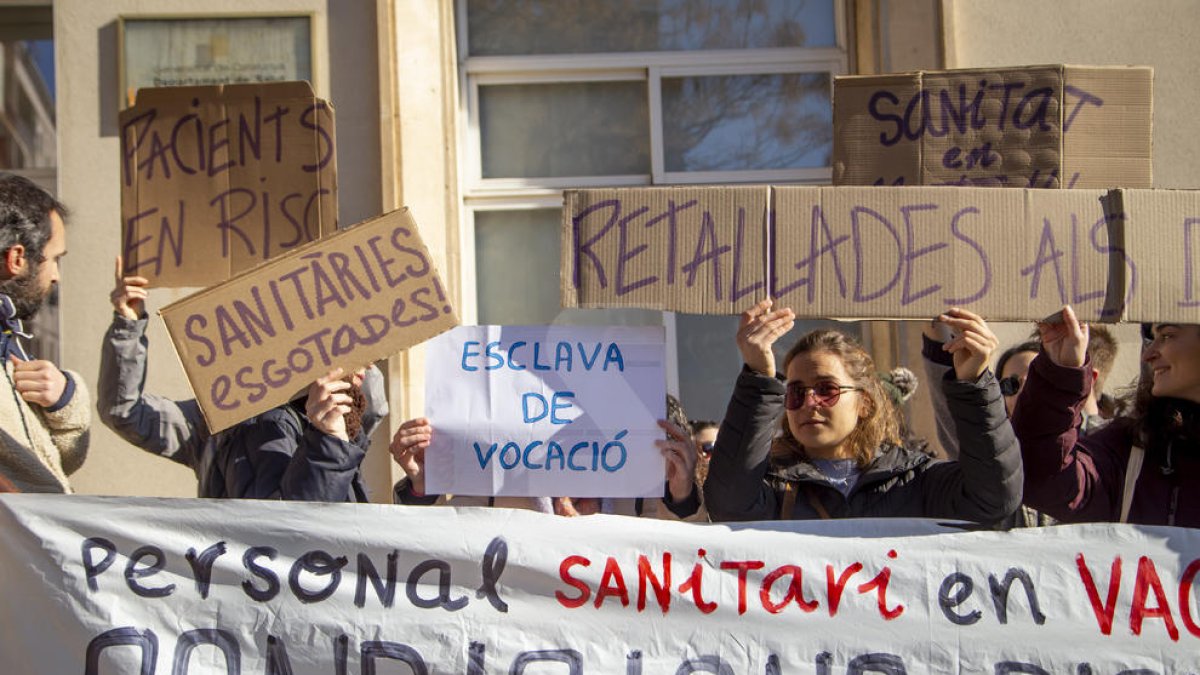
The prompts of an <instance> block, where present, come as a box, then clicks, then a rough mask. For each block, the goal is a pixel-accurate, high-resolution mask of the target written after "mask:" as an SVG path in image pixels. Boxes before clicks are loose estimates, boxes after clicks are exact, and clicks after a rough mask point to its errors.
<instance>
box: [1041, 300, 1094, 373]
mask: <svg viewBox="0 0 1200 675" xmlns="http://www.w3.org/2000/svg"><path fill="white" fill-rule="evenodd" d="M1038 335H1039V336H1041V338H1042V350H1043V351H1044V352H1046V356H1048V357H1050V360H1051V361H1053V362H1054V363H1055V365H1059V366H1067V367H1070V368H1078V367H1080V366H1082V365H1083V361H1084V359H1085V358H1086V357H1087V346H1088V326H1087V324H1086V323H1085V324H1081V323H1079V319H1077V318H1076V317H1075V310H1073V309H1071V306H1070V305H1067V306H1066V307H1063V308H1062V321H1058V322H1053V323H1052V322H1049V321H1042V322H1040V323H1038Z"/></svg>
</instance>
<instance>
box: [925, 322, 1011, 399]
mask: <svg viewBox="0 0 1200 675" xmlns="http://www.w3.org/2000/svg"><path fill="white" fill-rule="evenodd" d="M937 320H938V321H939V322H941V323H943V324H945V325H946V326H947V327H949V328H950V330H952V331H954V334H955V335H954V337H953V338H951V339H950V341H949V342H947V343H946V344H945V345H944V346H943V347H942V348H943V349H945V350H946V351H948V352H950V353H951V354H952V355H953V356H954V376H955V377H957V378H958V379H959V380H963V381H968V382H974V381H975V380H978V379H979V376H980V375H982V374H983V372H984V371H985V370H987V368H988V363H990V362H991V359H992V354H993V353H994V352H995V351H996V348H997V347H999V346H1000V341H999V340H998V339H996V334H995V333H993V332H992V329H991V328H990V327H989V326H988V325H987V322H986V321H984V320H983V317H981V316H979V315H978V314H976V313H974V312H970V311H968V310H965V309H957V308H955V309H951V310H949V311H947V312H946V313H945V314H942V315H941V316H939V317H938V318H937Z"/></svg>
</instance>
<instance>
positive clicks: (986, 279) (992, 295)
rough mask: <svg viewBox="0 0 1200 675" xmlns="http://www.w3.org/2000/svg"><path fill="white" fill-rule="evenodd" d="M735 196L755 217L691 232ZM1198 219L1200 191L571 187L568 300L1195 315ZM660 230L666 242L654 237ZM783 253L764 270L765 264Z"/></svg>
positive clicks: (898, 312)
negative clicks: (686, 218)
mask: <svg viewBox="0 0 1200 675" xmlns="http://www.w3.org/2000/svg"><path fill="white" fill-rule="evenodd" d="M726 190H728V191H729V193H728V194H727V193H726ZM750 191H757V192H758V199H757V200H752V199H750V198H748V197H747V196H746V193H748V192H750ZM735 199H736V200H739V203H740V204H744V205H745V206H740V207H739V214H741V213H745V217H744V218H743V217H742V216H741V215H739V217H738V220H736V221H735V227H734V228H731V229H729V230H724V231H722V230H720V229H718V228H715V227H713V228H708V227H696V228H692V229H688V228H685V227H683V226H682V225H681V222H682V218H683V215H684V213H694V214H699V215H696V216H692V217H693V218H694V220H695V221H698V222H700V223H706V222H713V223H715V222H717V221H716V220H715V219H714V218H711V217H709V216H707V215H705V214H709V213H716V212H719V211H720V210H721V209H722V208H726V205H727V204H729V203H730V202H731V201H733V200H735ZM597 204H603V205H604V206H603V207H602V209H601V208H598V207H597V206H596V205H597ZM680 205H686V209H687V210H682V209H681V206H680ZM750 205H753V206H750ZM753 209H761V210H759V211H754V210H753ZM601 210H602V211H603V212H604V214H605V215H604V216H597V215H596V214H597V213H598V212H600V211H601ZM768 214H769V217H768ZM1197 218H1200V192H1196V191H1169V190H1114V191H1102V190H1037V189H1009V190H993V189H987V188H958V187H861V188H860V187H799V186H787V187H759V188H743V187H737V188H706V189H697V188H688V189H683V188H681V189H678V190H674V189H670V188H628V189H619V190H613V189H603V190H581V191H574V192H568V193H567V196H566V203H565V206H564V212H563V229H564V232H563V240H564V250H563V260H562V270H561V274H562V287H563V304H564V306H579V307H647V308H652V309H667V310H674V311H682V312H695V313H708V314H727V313H736V312H740V311H742V310H744V309H745V308H746V307H747V306H749V305H750V304H752V303H754V302H757V301H758V300H759V299H761V298H763V297H767V296H768V295H769V296H770V297H772V298H775V299H776V300H777V301H778V303H779V304H781V305H783V306H787V307H791V308H793V309H794V310H796V312H797V313H798V314H799V315H800V316H812V317H836V318H847V319H851V318H928V317H931V316H936V315H937V314H940V313H942V312H944V311H946V310H947V309H949V308H951V307H964V308H967V309H971V310H973V311H976V312H979V313H981V314H982V315H983V316H985V317H987V318H989V319H992V320H1027V319H1033V320H1036V319H1041V318H1044V317H1046V316H1048V315H1050V314H1052V313H1054V312H1056V311H1057V310H1058V309H1059V308H1060V307H1062V306H1063V305H1064V304H1070V305H1072V306H1074V307H1075V309H1076V312H1077V313H1078V314H1079V316H1080V317H1082V318H1084V319H1086V320H1089V321H1104V322H1115V321H1121V320H1137V321H1168V320H1171V321H1184V322H1187V323H1196V322H1198V321H1200V311H1198V310H1197V303H1198V302H1200V225H1198V224H1197V223H1198V222H1200V221H1198V220H1197ZM751 223H753V224H754V225H753V226H752V225H751ZM754 227H757V228H759V230H758V231H754V229H753V228H754ZM655 228H661V230H662V232H659V233H658V236H657V238H656V239H653V240H652V241H651V240H650V239H649V238H648V235H646V234H645V232H644V230H647V229H655ZM627 231H628V232H627ZM768 251H769V252H770V254H769V260H770V268H769V272H767V273H764V270H763V269H762V268H755V266H754V265H752V264H750V261H757V260H760V259H761V258H762V257H764V256H766V255H767V252H768ZM634 262H636V263H637V264H638V265H639V267H637V268H636V271H635V268H634V266H633V265H634ZM697 279H705V280H706V283H698V282H696V283H693V281H695V280H697ZM718 279H719V280H720V283H716V280H718ZM768 279H769V281H768ZM618 280H620V281H618Z"/></svg>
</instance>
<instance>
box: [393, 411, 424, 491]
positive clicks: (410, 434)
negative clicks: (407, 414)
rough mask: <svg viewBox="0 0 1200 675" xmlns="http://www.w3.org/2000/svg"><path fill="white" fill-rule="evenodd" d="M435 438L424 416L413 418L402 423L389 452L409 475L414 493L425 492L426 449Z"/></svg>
mask: <svg viewBox="0 0 1200 675" xmlns="http://www.w3.org/2000/svg"><path fill="white" fill-rule="evenodd" d="M432 439H433V427H432V426H430V425H429V420H428V419H426V418H424V417H418V418H416V419H411V420H408V421H407V422H405V423H404V424H401V425H400V428H399V429H397V430H396V435H395V436H393V437H392V443H391V445H389V446H388V452H390V453H392V459H393V460H395V462H396V464H398V465H399V466H400V468H401V469H404V473H405V474H407V475H408V481H409V484H410V485H411V486H412V491H413V494H417V495H423V494H425V449H426V448H428V447H429V442H430V441H431V440H432Z"/></svg>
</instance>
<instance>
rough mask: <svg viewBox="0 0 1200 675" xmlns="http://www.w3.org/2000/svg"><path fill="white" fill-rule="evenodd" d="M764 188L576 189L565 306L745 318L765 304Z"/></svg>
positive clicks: (570, 207) (567, 232) (570, 201)
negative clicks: (742, 315) (740, 314)
mask: <svg viewBox="0 0 1200 675" xmlns="http://www.w3.org/2000/svg"><path fill="white" fill-rule="evenodd" d="M766 217H767V188H766V187H762V186H759V187H712V188H704V187H701V188H694V187H688V188H624V189H609V190H568V191H567V192H566V193H565V195H564V207H563V230H562V281H561V288H562V306H563V307H645V308H648V309H662V310H671V311H677V312H694V313H697V314H732V313H737V312H741V311H743V310H745V309H747V308H749V307H751V306H752V305H754V304H755V303H756V302H758V301H759V300H762V299H763V298H765V297H766V259H767V258H766V248H765V246H766V230H765V225H766Z"/></svg>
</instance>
